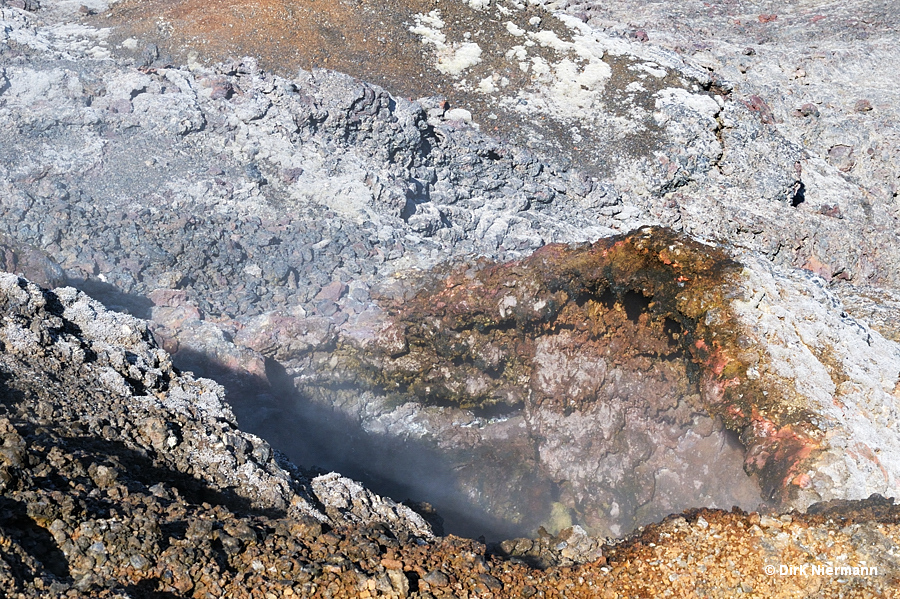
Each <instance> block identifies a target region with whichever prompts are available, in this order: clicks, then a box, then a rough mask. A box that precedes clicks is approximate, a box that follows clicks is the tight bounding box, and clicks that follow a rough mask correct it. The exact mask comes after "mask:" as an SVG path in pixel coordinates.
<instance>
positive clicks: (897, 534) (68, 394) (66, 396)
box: [0, 275, 900, 599]
mask: <svg viewBox="0 0 900 599" xmlns="http://www.w3.org/2000/svg"><path fill="white" fill-rule="evenodd" d="M0 302H2V304H3V308H4V309H3V314H4V317H3V328H2V331H0V340H2V351H0V373H2V374H0V377H2V382H0V411H2V414H0V438H2V446H0V515H2V517H0V541H2V542H0V581H2V583H3V585H4V591H5V592H6V594H7V595H8V596H10V597H115V598H118V599H124V598H140V597H156V596H160V595H161V594H162V595H165V596H173V597H196V598H200V597H209V596H230V597H251V596H254V594H255V593H257V592H262V593H270V594H280V595H282V596H287V597H291V596H298V597H325V596H332V597H333V596H354V597H356V596H364V597H365V596H369V597H395V598H396V597H399V598H402V597H419V598H422V599H424V598H426V597H459V596H473V595H483V594H486V593H492V594H494V595H495V596H502V597H519V596H523V597H524V596H534V595H535V594H541V593H542V594H543V595H544V596H548V597H561V596H566V597H595V596H597V594H598V593H603V592H606V591H612V590H613V589H617V588H618V589H622V588H632V589H634V588H640V589H643V590H644V591H646V592H648V593H651V592H652V593H662V592H665V591H666V590H667V589H669V590H673V591H674V590H678V589H683V590H690V589H692V588H695V585H696V584H697V583H696V581H695V579H694V578H692V577H691V576H690V575H686V574H684V572H685V570H691V569H692V568H704V569H705V572H706V574H705V575H704V576H703V581H704V584H706V585H709V590H708V594H710V595H711V596H722V597H727V596H733V594H734V593H736V592H738V589H740V590H741V591H743V592H758V593H762V594H765V595H766V596H778V595H777V593H778V592H785V593H788V594H790V593H793V592H794V590H795V589H794V587H793V586H791V585H792V584H794V582H793V580H789V581H787V582H786V581H785V580H783V579H780V578H778V577H776V576H770V575H767V574H766V570H765V569H764V566H769V565H772V564H779V565H780V564H791V565H796V566H797V567H801V566H802V567H806V568H807V569H808V570H809V569H810V568H812V567H816V568H822V569H823V572H824V571H825V570H824V569H825V568H831V572H832V574H829V575H828V576H829V577H830V576H838V575H839V576H841V577H842V579H841V580H842V582H841V585H840V589H839V590H840V592H841V593H846V592H848V591H849V592H860V593H864V592H868V593H874V594H881V593H884V592H889V591H890V589H891V588H892V585H894V584H895V583H896V578H897V573H898V571H900V570H898V568H900V566H898V564H897V561H896V556H894V555H893V547H894V546H896V544H897V542H898V541H900V524H898V520H900V512H898V509H897V507H896V506H893V505H892V502H891V501H889V500H884V499H883V498H879V497H876V496H873V497H872V498H870V499H869V500H868V501H864V502H852V501H851V502H847V501H844V502H832V503H831V504H820V505H817V506H815V507H814V508H813V509H811V510H810V511H811V513H814V514H815V515H810V516H801V515H797V514H794V515H783V516H781V517H777V518H776V517H771V516H760V515H759V514H757V513H751V514H745V513H742V512H739V511H733V512H732V513H726V512H720V511H709V510H701V511H694V512H690V513H686V514H684V516H679V517H674V516H673V517H671V518H669V519H667V520H665V521H664V522H662V523H661V524H659V525H654V526H651V527H649V528H647V529H646V530H644V531H643V532H641V533H640V534H639V535H637V536H634V537H632V538H630V539H629V540H627V541H625V542H624V543H620V544H617V545H612V546H609V545H603V543H602V542H600V541H598V540H597V539H592V538H590V537H589V536H587V535H586V534H585V532H584V531H583V530H582V529H580V528H579V527H577V526H576V527H570V528H567V529H564V530H562V531H561V532H560V533H559V534H557V535H555V536H554V535H550V534H548V533H546V532H544V531H542V532H541V535H540V536H539V537H538V538H537V539H534V540H532V539H516V540H512V541H508V542H504V543H501V544H499V545H496V546H493V547H491V548H490V549H488V548H486V547H485V545H483V544H481V543H478V542H475V541H471V540H464V539H459V538H456V537H452V536H450V537H441V538H435V537H433V536H432V535H431V532H430V529H429V528H428V526H427V525H426V524H425V523H424V521H423V520H422V518H421V517H419V516H418V515H416V514H414V513H413V512H411V511H410V510H409V509H408V508H406V507H405V506H398V505H397V504H394V503H393V502H391V501H390V500H386V499H383V498H380V497H377V496H375V495H374V494H373V493H371V492H370V491H367V490H366V489H364V488H362V487H361V486H360V485H358V484H357V483H355V482H353V481H350V480H347V479H343V478H341V477H340V476H339V475H336V474H331V475H324V476H318V477H315V478H312V479H309V478H306V477H304V476H302V475H301V474H300V473H299V471H298V470H297V468H296V467H295V466H292V465H291V464H290V463H289V462H287V461H286V460H284V458H282V457H281V456H278V455H277V454H275V453H274V452H272V451H271V450H270V449H269V447H268V445H267V444H266V443H265V442H264V441H262V440H261V439H259V438H257V437H255V436H253V435H248V434H246V433H243V432H241V431H239V430H238V429H236V428H235V426H234V423H233V418H232V417H231V415H230V411H229V409H228V408H227V407H226V406H225V405H224V404H223V403H222V402H221V395H220V393H221V392H220V388H219V387H218V386H217V385H216V384H215V383H212V382H211V381H206V380H203V379H194V378H193V377H191V376H190V375H187V374H183V373H180V372H178V371H177V370H175V369H173V368H172V367H171V364H170V362H169V361H168V356H167V355H166V354H165V353H164V352H163V351H162V350H160V349H158V348H157V347H155V346H154V344H153V343H152V341H150V339H149V336H148V331H147V327H146V324H145V323H144V322H142V321H139V320H136V319H134V318H132V317H128V316H123V315H121V314H116V313H111V312H107V311H106V310H104V309H103V308H102V307H101V306H100V305H99V304H97V303H96V302H93V301H91V300H89V299H88V298H86V297H85V296H84V295H82V294H80V293H78V292H76V291H74V290H73V289H70V288H63V289H58V290H56V291H47V290H42V289H40V288H38V287H37V286H35V285H33V284H31V283H28V282H27V281H25V280H24V279H21V278H18V277H15V276H12V275H3V276H0ZM798 555H802V556H804V557H802V558H797V556H798ZM710 556H716V560H717V561H716V562H715V563H713V562H711V561H710V559H711V557H710ZM795 562H796V563H795ZM722 564H725V565H722ZM739 564H740V565H739ZM535 566H539V567H540V568H542V569H535ZM842 568H847V571H846V574H842V572H843V570H842ZM786 584H787V586H785V585H786ZM798 588H799V587H798ZM837 591H838V587H835V586H833V585H832V584H831V583H830V579H825V580H824V582H822V583H821V584H820V586H819V587H817V590H816V591H815V592H816V593H817V596H825V597H830V596H837V595H836V594H835V593H837Z"/></svg>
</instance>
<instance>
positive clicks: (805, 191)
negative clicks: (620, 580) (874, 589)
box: [0, 0, 900, 596]
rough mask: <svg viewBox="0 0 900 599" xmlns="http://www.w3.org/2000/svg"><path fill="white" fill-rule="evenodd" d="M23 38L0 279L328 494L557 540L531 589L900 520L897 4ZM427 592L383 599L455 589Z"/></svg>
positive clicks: (255, 17)
mask: <svg viewBox="0 0 900 599" xmlns="http://www.w3.org/2000/svg"><path fill="white" fill-rule="evenodd" d="M0 19H2V22H3V34H2V36H3V37H2V41H0V59H2V62H0V121H2V124H3V126H2V128H0V154H2V161H0V185H2V189H0V194H2V201H0V233H2V238H0V245H2V249H3V254H2V257H3V263H4V268H5V269H6V270H7V271H10V272H14V273H23V274H25V275H26V276H28V277H29V278H31V279H33V280H34V281H36V282H38V283H40V284H41V285H44V286H46V287H55V286H59V285H64V284H69V285H74V286H75V287H77V288H79V289H80V290H82V291H84V292H87V293H88V294H90V295H91V296H92V297H94V298H96V299H98V300H100V301H101V302H103V304H104V305H105V306H106V307H107V308H109V309H111V310H114V311H118V312H126V313H130V314H131V315H134V316H137V317H139V318H144V319H147V320H148V321H149V325H148V326H149V329H150V330H151V331H152V334H153V336H154V337H155V338H156V340H157V341H158V343H159V344H160V346H161V347H162V348H164V349H165V350H167V351H168V352H169V353H170V354H171V355H172V360H173V362H174V365H175V366H177V367H178V368H180V369H182V370H192V371H194V372H196V373H198V374H200V375H203V376H209V377H212V378H214V379H215V380H216V381H218V382H219V383H221V384H222V385H224V386H225V388H226V389H227V400H228V402H229V403H230V404H231V406H232V407H233V409H234V412H235V413H236V415H237V418H238V421H239V422H240V424H241V427H242V428H244V429H245V430H249V431H251V432H253V433H255V434H256V435H258V436H259V437H262V438H265V439H266V440H267V441H268V442H269V443H271V444H272V446H274V447H275V448H276V449H280V450H282V451H283V452H284V453H285V454H287V456H288V457H289V458H290V459H292V460H293V461H294V462H295V463H298V464H300V465H301V466H303V467H304V468H321V469H324V470H332V469H333V470H337V471H339V472H341V473H342V474H345V475H347V476H350V477H351V478H354V479H357V480H361V481H363V482H364V483H365V484H366V485H368V486H369V487H370V488H372V489H374V490H375V491H376V492H379V493H381V494H382V495H389V496H391V497H394V498H395V499H397V500H401V499H406V498H410V499H412V500H413V502H414V503H416V502H429V503H431V504H433V505H434V506H435V508H436V509H437V511H438V513H439V514H441V515H442V516H443V517H444V526H445V530H446V531H448V532H457V533H464V534H467V535H471V536H473V537H474V536H478V535H480V534H485V535H487V536H489V537H491V538H492V539H493V540H499V539H501V538H504V537H511V536H535V535H537V530H538V528H539V527H540V526H543V527H544V531H545V532H546V531H549V532H546V534H544V535H543V536H542V537H541V538H542V539H544V540H545V541H546V542H545V543H544V542H537V544H534V543H532V544H531V545H529V544H528V543H526V542H525V541H522V543H521V544H516V543H513V544H512V545H508V546H505V548H503V549H502V550H498V552H497V554H498V555H500V554H503V555H506V556H507V557H508V556H509V555H518V554H522V555H523V556H526V557H527V560H526V561H528V560H531V562H534V563H538V562H541V560H545V557H541V556H543V555H544V554H545V553H546V552H545V551H544V550H545V549H546V548H547V547H550V546H553V547H556V548H557V549H556V550H557V551H564V549H565V548H562V549H560V547H562V545H565V544H567V543H569V541H568V540H567V539H568V538H569V537H570V536H571V535H573V534H574V535H576V537H577V538H578V540H577V541H571V544H572V545H573V546H578V547H580V549H579V550H578V551H577V552H576V553H571V552H569V553H571V555H568V556H566V555H564V556H563V557H564V559H568V560H569V561H572V560H576V561H577V560H582V559H594V558H596V556H593V557H591V558H586V557H584V556H585V555H587V554H588V553H589V552H590V551H593V550H594V549H597V548H598V547H599V545H598V543H597V542H595V541H591V540H590V537H589V535H601V536H620V535H623V534H627V533H628V532H629V531H630V530H632V529H633V528H634V527H635V526H638V525H643V524H648V523H650V522H654V521H659V520H660V519H662V518H663V517H665V516H666V515H667V514H670V513H677V512H680V511H682V510H684V509H687V508H691V507H720V508H725V509H729V508H731V506H732V505H739V506H740V507H742V508H744V509H746V510H748V511H752V510H757V509H762V510H764V511H765V510H767V509H771V508H775V509H781V510H785V509H791V508H793V509H797V510H804V509H805V508H806V507H808V506H809V505H811V504H814V503H816V502H820V501H839V500H860V499H865V498H867V497H869V496H870V495H871V494H873V493H878V494H881V495H884V496H890V495H895V494H896V490H897V487H898V480H900V478H898V477H900V471H898V466H897V465H898V464H900V430H898V425H897V422H898V419H897V412H898V406H897V401H898V396H900V382H898V374H900V350H898V347H897V345H896V339H897V337H898V328H897V324H896V323H897V322H900V319H898V314H897V306H898V305H900V303H898V297H900V296H898V291H897V287H898V278H897V273H898V272H900V269H898V268H897V264H898V253H897V248H898V247H900V246H898V243H897V241H898V240H897V233H896V231H897V227H896V225H897V223H896V220H897V216H898V212H897V211H898V205H897V185H898V172H900V171H898V155H897V151H898V150H897V148H898V147H900V145H898V143H897V123H898V119H897V116H898V115H897V110H898V109H897V106H900V103H898V102H897V100H898V99H897V97H896V95H897V90H896V88H895V86H893V85H891V81H890V73H891V68H892V66H893V64H894V63H895V62H896V61H895V58H896V57H897V56H896V55H897V53H898V50H897V44H896V42H897V37H898V34H897V28H896V27H894V25H895V24H896V23H895V21H896V15H894V14H893V12H892V11H891V10H890V6H889V5H888V4H886V3H882V4H879V3H874V2H868V3H867V2H854V3H843V4H839V5H838V4H825V3H818V4H815V5H809V4H787V5H779V6H778V7H777V8H776V7H770V6H768V5H764V4H762V3H751V2H742V3H731V4H728V5H727V6H726V5H722V6H705V5H701V4H700V3H696V4H690V3H689V4H683V3H682V4H678V5H677V6H675V5H670V4H666V3H657V4H652V5H646V6H645V5H631V4H628V3H624V2H623V3H617V4H615V3H614V4H609V3H606V4H604V5H602V6H600V5H597V4H592V3H577V4H576V3H566V2H561V3H560V2H557V3H534V2H530V3H528V4H527V5H526V4H522V3H517V2H507V1H505V0H501V1H499V2H494V1H484V2H482V1H469V2H461V1H460V2H451V1H446V0H442V1H440V2H428V3H425V2H409V3H403V4H399V5H396V6H394V5H391V6H390V7H389V9H387V8H386V7H384V6H376V5H374V4H373V3H369V2H355V3H344V2H321V1H320V0H317V1H316V2H314V3H313V2H303V1H298V2H280V3H267V2H266V3H264V2H259V3H253V2H251V3H240V4H236V3H228V2H221V3H213V4H210V3H203V4H198V3H190V2H180V3H165V4H160V3H156V2H150V1H148V2H139V1H133V2H121V3H116V4H113V5H111V6H110V5H107V4H105V3H100V2H93V1H92V2H90V3H87V4H85V5H84V6H83V7H81V5H77V6H76V5H75V4H74V3H70V2H50V1H47V2H44V3H42V4H41V5H38V4H36V3H22V2H18V3H17V2H6V3H5V5H4V6H3V7H2V8H0ZM245 55H248V56H247V57H245ZM326 58H327V62H326ZM316 67H328V68H334V69H337V70H338V71H343V72H335V71H325V70H316ZM309 69H312V70H309ZM411 98H413V99H411ZM415 98H418V99H417V100H415ZM648 225H651V226H652V227H649V228H644V229H639V230H638V228H639V227H646V226H648ZM629 232H631V233H630V234H629ZM615 235H619V236H618V237H613V236H615ZM67 293H69V292H67ZM891 339H893V340H894V341H891ZM127 361H128V360H127V354H126V362H127ZM142 385H143V386H139V387H133V388H132V389H131V391H130V392H131V393H133V394H134V395H136V396H142V395H144V392H145V391H146V390H147V388H146V385H144V384H143V383H142ZM122 426H126V427H127V422H123V423H122ZM10 434H11V433H10ZM17 434H18V433H17ZM28 434H31V433H28ZM10 438H11V439H13V441H11V443H13V442H14V441H15V439H14V438H13V437H10ZM13 444H15V443H13ZM238 445H240V447H238V449H239V450H240V451H243V452H245V453H246V451H251V448H252V447H255V444H254V442H249V445H248V444H247V443H243V444H242V443H239V444H238ZM236 447H237V446H236ZM242 448H243V449H242ZM242 455H243V454H242ZM257 457H258V458H259V459H261V460H263V461H265V459H266V458H264V457H259V456H257ZM238 461H240V459H238ZM179 468H181V465H176V469H179ZM222 469H223V471H227V470H228V469H229V466H228V465H227V464H226V465H223V466H222ZM307 474H308V476H309V477H314V476H315V474H316V472H308V473H307ZM298 476H299V474H298ZM320 479H321V480H331V479H328V478H327V477H325V478H322V477H320ZM339 480H343V481H346V480H347V479H339ZM98 484H99V483H98ZM216 484H217V485H218V484H220V483H218V482H217V483H216ZM235 484H236V486H237V487H240V486H241V485H242V484H244V483H235ZM335 484H336V483H335ZM340 484H341V485H349V484H350V483H349V481H348V482H346V483H340ZM338 486H340V485H338ZM344 488H347V489H349V488H350V487H344ZM360 489H361V487H360ZM335 492H336V493H337V491H335ZM360 492H361V491H360ZM313 493H315V491H314V492H313ZM338 495H340V493H338ZM320 500H321V499H320ZM338 501H339V500H338ZM877 501H878V500H875V502H876V503H877ZM223 505H224V504H223ZM417 505H418V504H417ZM204 509H206V508H204ZM228 509H231V508H228ZM417 509H420V511H423V512H424V513H426V515H427V514H430V513H431V512H430V511H429V510H428V509H425V508H422V507H421V506H419V507H418V508H417ZM217 517H218V516H217ZM383 517H385V516H384V515H383V513H380V515H379V514H376V515H374V516H373V515H372V513H367V515H364V516H362V519H363V520H364V521H366V522H370V523H371V522H373V521H377V520H378V519H379V518H383ZM409 517H412V516H409ZM741 518H742V517H741ZM726 519H727V518H726ZM351 520H352V519H351ZM751 520H752V517H751ZM435 521H436V520H435ZM353 522H358V521H353ZM691 522H693V520H691ZM703 522H704V523H706V524H707V525H708V524H709V523H708V522H707V520H703ZM729 522H730V521H729ZM748 522H750V520H748ZM748 522H744V521H743V520H741V519H740V518H738V519H737V520H734V522H731V523H730V524H728V526H732V525H734V526H738V523H739V524H740V526H739V527H738V528H740V527H745V526H748V525H749V524H748ZM779 522H782V523H783V522H788V521H787V520H779ZM351 524H352V522H351ZM573 525H577V526H576V527H575V528H572V527H573ZM253 526H256V525H253ZM265 526H268V525H265ZM773 526H774V524H773ZM213 528H215V527H213ZM216 530H217V529H216ZM701 530H706V527H704V526H702V525H701ZM798 530H799V529H798ZM561 531H562V532H561ZM566 531H568V532H566ZM573 531H574V532H573ZM226 533H227V534H228V535H232V536H233V533H231V532H228V531H226ZM665 534H670V535H671V534H674V533H672V532H666V533H665ZM773 534H774V533H773ZM554 535H562V536H554ZM579 535H581V536H579ZM176 536H177V535H176ZM563 536H565V537H566V538H562V537H563ZM582 537H583V538H582ZM248 538H249V537H248ZM573 538H574V537H573ZM667 538H669V537H667ZM226 540H227V539H226ZM323 542H324V543H325V544H326V545H327V544H329V542H328V540H325V541H323ZM360 542H362V541H360ZM405 542H406V541H402V540H401V545H402V543H405ZM653 542H654V543H655V542H657V541H653ZM353 543H356V541H353V542H352V543H351V544H353ZM542 543H543V544H542ZM885 543H887V545H885V546H886V547H889V546H890V545H891V544H890V542H888V541H885ZM519 545H521V547H520V546H519ZM545 545H546V547H545ZM410 547H411V546H410ZM535 547H536V549H534V548H535ZM854 551H856V549H854ZM529 552H530V553H529ZM586 552H587V553H586ZM564 553H565V551H564ZM63 554H65V551H63ZM526 554H527V555H526ZM317 555H318V554H317ZM592 555H593V554H592ZM56 557H57V558H58V557H59V556H58V555H57V556H56ZM320 557H321V556H319V557H316V558H315V560H319V559H320ZM520 558H521V556H520ZM557 558H558V556H557ZM557 558H553V560H557V561H558V559H557ZM67 559H69V558H67ZM353 559H355V558H353ZM385 559H388V560H389V562H390V564H389V565H388V566H383V568H382V569H384V568H387V569H388V570H391V568H393V567H394V566H396V561H392V560H396V559H399V558H396V556H395V555H393V554H392V555H391V556H388V557H387V558H385ZM411 559H412V558H411ZM415 559H418V558H415ZM516 559H519V558H516ZM521 559H524V558H521ZM884 559H887V558H884ZM546 560H550V558H546ZM546 560H545V561H546ZM553 560H550V561H547V562H546V563H557V562H556V561H553ZM413 561H414V560H413ZM401 562H402V560H401ZM531 562H529V563H531ZM410 563H413V562H410ZM542 563H543V562H542ZM402 564H405V565H403V568H401V570H406V566H407V565H410V564H406V562H402ZM135 567H137V566H135ZM335 567H337V568H338V571H335V572H332V571H330V570H329V571H328V572H330V573H333V574H340V573H346V572H349V571H351V570H352V568H350V570H348V569H346V568H345V567H344V566H342V565H338V566H335ZM241 568H243V566H239V567H238V569H239V570H240V569H241ZM410 568H412V566H410ZM885 568H887V566H885ZM888 570H890V569H888ZM407 571H408V572H409V571H415V572H416V574H415V576H412V575H409V576H406V577H403V576H401V577H400V578H396V576H394V577H391V576H388V574H389V573H388V574H385V576H387V579H386V580H388V583H386V584H387V587H385V588H383V589H382V588H381V587H378V584H381V583H378V582H373V583H372V584H373V585H374V586H372V587H370V586H366V587H365V588H366V589H367V590H366V592H370V591H371V592H372V593H373V594H375V593H374V592H375V591H376V590H378V592H384V593H388V594H389V593H397V594H405V593H409V592H413V591H415V592H420V593H425V592H430V593H433V592H434V589H433V588H432V587H434V588H443V583H444V582H445V580H444V579H445V578H446V579H447V580H446V582H447V584H450V582H451V581H452V580H455V579H453V578H452V576H451V577H449V578H448V576H449V575H450V573H449V572H445V573H443V574H441V576H443V577H444V578H441V576H438V575H435V577H433V584H432V583H429V585H430V586H426V585H423V586H421V587H417V586H416V585H417V583H416V581H418V580H420V579H421V580H425V578H424V577H425V576H426V575H427V574H428V572H426V571H424V570H423V571H422V572H419V571H418V570H416V569H415V568H412V570H407ZM890 571H893V570H890ZM379 572H380V571H379ZM395 574H396V572H395ZM54 575H55V574H54ZM110 576H112V577H113V578H114V577H115V576H118V575H117V574H111V575H110ZM491 576H492V577H493V578H492V580H494V581H497V583H498V584H500V585H501V586H500V587H496V586H494V583H492V582H490V580H488V579H484V580H482V581H481V584H482V585H483V586H484V589H482V590H485V589H486V591H489V592H494V593H501V595H500V596H514V595H513V594H508V593H507V594H506V595H504V594H502V593H503V592H505V591H501V590H500V589H502V588H505V587H503V585H505V584H507V582H503V583H500V582H499V578H497V577H496V576H495V575H494V574H491ZM563 577H564V578H565V575H564V576H563ZM394 578H396V580H394ZM360 580H361V579H360ZM373 580H375V579H373ZM379 580H380V579H379ZM404 580H406V581H407V583H406V584H407V586H406V588H405V589H404V588H403V581H404ZM879 580H880V579H879ZM307 582H308V581H307ZM382 582H383V581H382ZM670 582H671V580H670ZM438 583H440V584H438ZM85 584H88V583H85ZM91 584H92V583H91ZM147 584H149V583H147ZM153 584H157V583H153ZM158 584H159V585H164V586H165V585H168V586H167V587H166V588H168V587H172V586H173V585H172V583H171V582H165V581H162V580H160V581H158ZM184 584H185V585H186V584H187V583H186V582H185V583H184ZM192 584H194V585H196V584H197V581H196V580H194V582H193V583H192ZM203 584H204V585H206V586H207V587H208V583H207V582H206V581H204V582H203ZM341 584H343V583H341ZM360 584H361V585H362V584H364V585H369V582H366V581H362V582H360ZM473 584H474V585H475V587H473V589H478V588H480V587H478V586H477V583H474V582H473ZM579 584H582V583H579ZM729 584H730V583H729ZM735 584H738V586H740V583H735ZM748 584H750V586H753V584H751V583H748ZM860 584H862V583H861V582H860ZM398 585H399V586H398ZM151 586H153V585H151ZM220 586H221V584H220ZM326 586H327V585H326ZM339 586H340V585H339ZM381 586H382V587H383V586H384V584H381ZM463 586H465V585H463ZM863 586H865V585H863ZM376 587H377V589H376ZM413 587H416V588H413ZM36 588H40V587H36ZM85 588H88V587H85ZM147 588H149V587H147ZM154 588H156V587H154ZM223 588H224V587H223ZM317 588H318V587H317ZM342 588H343V587H342ZM347 588H350V587H347ZM362 588H363V587H360V589H362ZM729 588H732V587H729ZM734 588H736V587H734ZM734 588H732V590H734ZM741 588H742V589H743V587H741ZM824 588H825V589H826V590H827V589H830V588H832V587H830V586H828V585H825V587H824ZM860 588H862V587H860ZM878 588H881V587H878ZM142 589H143V587H141V588H140V589H137V590H135V592H137V591H140V592H143V590H142ZM185 589H187V587H185ZM191 589H193V591H191V590H183V589H179V590H178V592H183V593H189V592H193V593H194V594H195V595H197V596H202V592H207V591H206V590H203V591H202V592H201V590H198V589H199V587H197V586H192V587H191ZM461 589H462V587H460V589H459V590H448V592H450V593H456V594H457V595H459V594H460V593H462V594H463V595H464V594H465V593H468V592H469V591H468V590H465V591H464V590H461ZM401 591H402V592H401ZM167 592H175V591H171V590H169V591H167ZM209 592H213V593H214V594H215V592H216V591H209ZM510 592H511V591H510ZM828 592H830V591H828ZM198 593H199V594H198ZM726 595H727V593H726ZM422 596H426V595H422Z"/></svg>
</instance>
